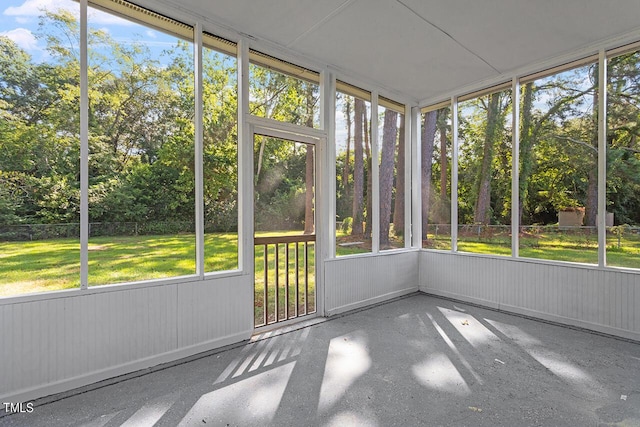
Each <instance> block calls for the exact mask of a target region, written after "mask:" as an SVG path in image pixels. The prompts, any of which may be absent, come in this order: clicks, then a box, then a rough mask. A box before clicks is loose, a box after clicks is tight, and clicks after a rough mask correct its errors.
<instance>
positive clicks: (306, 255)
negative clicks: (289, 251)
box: [304, 242, 309, 314]
mask: <svg viewBox="0 0 640 427" xmlns="http://www.w3.org/2000/svg"><path fill="white" fill-rule="evenodd" d="M304 314H309V242H304Z"/></svg>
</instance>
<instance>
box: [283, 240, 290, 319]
mask: <svg viewBox="0 0 640 427" xmlns="http://www.w3.org/2000/svg"><path fill="white" fill-rule="evenodd" d="M284 248H285V249H284V257H285V261H284V265H285V268H284V271H285V276H284V318H285V320H287V319H289V243H285V244H284Z"/></svg>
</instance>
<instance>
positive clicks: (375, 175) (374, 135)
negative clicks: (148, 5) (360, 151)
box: [367, 91, 380, 254]
mask: <svg viewBox="0 0 640 427" xmlns="http://www.w3.org/2000/svg"><path fill="white" fill-rule="evenodd" d="M369 140H370V141H371V210H372V212H367V220H368V221H372V223H371V252H372V253H374V254H375V253H378V252H379V251H380V165H379V163H378V162H379V157H380V156H379V150H378V91H373V92H371V136H370V138H369Z"/></svg>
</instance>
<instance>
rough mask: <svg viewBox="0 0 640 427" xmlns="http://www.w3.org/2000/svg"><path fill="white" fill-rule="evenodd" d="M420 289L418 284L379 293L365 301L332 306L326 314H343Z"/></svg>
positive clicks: (329, 315)
mask: <svg viewBox="0 0 640 427" xmlns="http://www.w3.org/2000/svg"><path fill="white" fill-rule="evenodd" d="M419 290H420V289H419V288H418V287H417V286H415V287H412V288H408V289H401V290H399V291H393V292H389V293H387V294H384V295H379V296H377V297H373V298H369V299H366V300H364V301H358V302H354V303H351V304H347V305H343V306H340V307H336V308H332V309H330V310H327V311H326V314H327V316H328V317H331V316H335V315H336V314H342V313H346V312H347V311H351V310H357V309H359V308H362V307H366V306H368V305H372V304H377V303H379V302H383V301H386V300H389V299H393V298H397V297H401V296H404V295H408V294H410V293H413V292H417V291H419Z"/></svg>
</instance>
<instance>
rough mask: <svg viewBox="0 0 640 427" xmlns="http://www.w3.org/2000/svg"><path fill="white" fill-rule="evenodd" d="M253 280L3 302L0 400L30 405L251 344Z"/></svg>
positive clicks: (97, 290) (128, 288)
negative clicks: (218, 349)
mask: <svg viewBox="0 0 640 427" xmlns="http://www.w3.org/2000/svg"><path fill="white" fill-rule="evenodd" d="M252 289H253V277H252V276H240V275H236V276H229V277H223V278H215V279H207V280H204V281H193V282H188V283H174V284H158V285H145V286H137V285H131V286H119V287H118V286H110V287H108V288H107V287H105V288H104V289H100V288H91V289H89V290H88V291H84V292H81V291H79V290H74V291H63V292H53V293H51V294H42V295H38V296H36V297H34V298H29V297H26V298H18V299H17V300H15V301H13V302H11V300H10V299H7V300H4V301H0V328H1V329H2V341H1V342H0V366H1V367H2V368H1V369H0V401H2V402H10V401H13V402H17V401H27V400H31V399H34V398H38V397H43V396H47V395H50V394H53V393H57V392H61V391H66V390H69V389H72V388H75V387H80V386H84V385H88V384H91V383H94V382H97V381H101V380H104V379H107V378H111V377H114V376H118V375H122V374H125V373H129V372H133V371H136V370H139V369H145V368H148V367H151V366H155V365H158V364H161V363H165V362H169V361H172V360H176V359H179V358H182V357H187V356H190V355H193V354H196V353H199V352H203V351H207V350H210V349H213V348H216V347H220V346H223V345H227V344H231V343H234V342H238V341H242V340H245V339H248V338H249V337H250V336H251V334H252V332H253V310H252V307H253V294H252Z"/></svg>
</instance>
